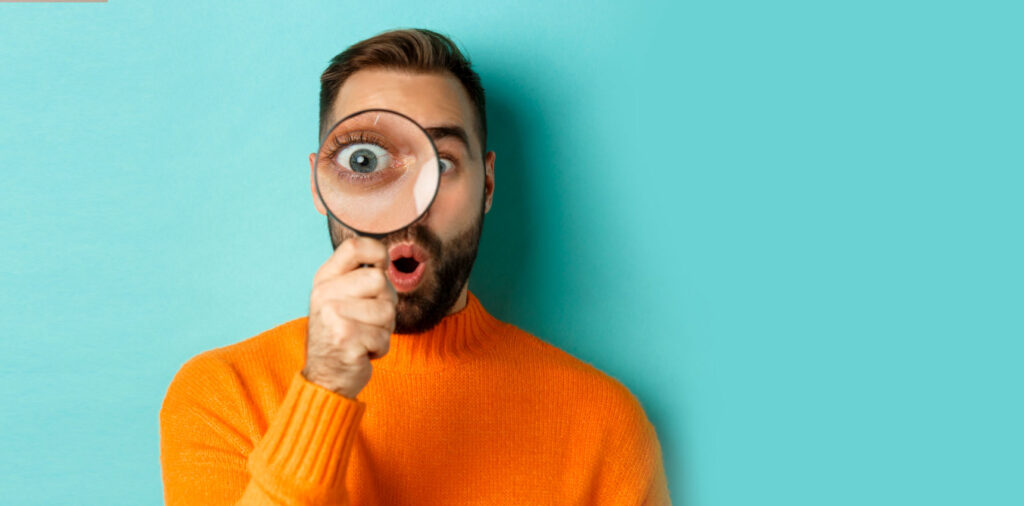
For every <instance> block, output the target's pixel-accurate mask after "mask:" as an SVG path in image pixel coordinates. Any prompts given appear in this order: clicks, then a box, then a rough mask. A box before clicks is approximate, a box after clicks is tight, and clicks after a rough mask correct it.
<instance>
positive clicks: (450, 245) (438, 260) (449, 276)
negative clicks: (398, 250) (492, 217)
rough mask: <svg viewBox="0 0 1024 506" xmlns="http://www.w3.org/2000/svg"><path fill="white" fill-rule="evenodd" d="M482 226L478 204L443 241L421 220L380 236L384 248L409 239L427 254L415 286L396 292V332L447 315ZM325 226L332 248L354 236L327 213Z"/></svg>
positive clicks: (428, 325)
mask: <svg viewBox="0 0 1024 506" xmlns="http://www.w3.org/2000/svg"><path fill="white" fill-rule="evenodd" d="M483 227H484V207H483V206H482V205H481V206H480V213H479V214H478V215H477V219H476V221H474V222H473V223H472V224H470V226H469V227H467V228H466V229H465V230H463V231H461V232H459V233H458V234H457V235H456V236H455V237H454V238H452V239H451V240H449V241H447V242H445V241H442V240H441V238H440V237H438V236H437V234H435V233H434V231H432V230H430V229H429V228H427V227H426V226H425V225H423V224H422V223H416V224H414V225H412V226H409V227H407V228H405V229H403V230H399V231H398V232H395V233H392V234H388V235H386V236H384V237H383V238H381V239H380V240H381V242H383V243H384V245H385V246H386V247H387V248H388V249H390V248H391V245H392V244H395V243H399V242H413V243H416V245H418V246H419V247H421V248H423V249H424V250H426V251H427V253H428V254H429V255H430V259H429V260H428V262H427V265H426V266H425V267H426V271H425V272H424V273H423V278H422V279H421V280H420V284H419V286H417V287H416V288H415V289H414V290H412V291H410V292H407V293H402V292H399V293H398V306H397V307H396V311H395V313H396V315H395V333H396V334H416V333H420V332H426V331H428V330H430V329H432V328H434V327H435V326H436V325H437V324H438V323H440V322H441V320H442V319H444V317H445V316H447V315H448V312H449V310H451V308H452V306H454V305H455V302H456V301H457V300H458V298H459V294H460V293H461V292H462V287H463V286H465V284H466V282H467V281H468V280H469V275H470V272H471V271H472V270H473V263H474V262H475V261H476V254H477V248H478V247H479V245H480V235H481V234H482V232H483ZM327 230H328V232H329V233H330V235H331V244H332V245H333V246H334V249H338V246H340V245H341V243H342V242H343V241H344V240H345V239H348V238H350V237H355V233H353V232H352V231H351V230H349V229H347V228H345V227H344V226H343V225H341V224H340V223H338V222H337V221H335V220H333V219H332V218H331V217H330V215H328V216H327Z"/></svg>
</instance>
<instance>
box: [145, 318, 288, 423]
mask: <svg viewBox="0 0 1024 506" xmlns="http://www.w3.org/2000/svg"><path fill="white" fill-rule="evenodd" d="M305 321H306V317H300V318H295V319H292V320H290V321H288V322H285V323H282V324H280V325H278V326H276V327H273V328H271V329H268V330H266V331H263V332H261V333H259V334H257V335H255V336H252V337H249V338H247V339H244V340H242V341H238V342H236V343H232V344H229V345H226V346H220V347H217V348H212V349H209V350H205V351H202V352H199V353H197V354H195V355H193V356H192V357H191V358H189V359H188V360H186V361H185V363H183V364H182V365H181V366H180V367H179V369H178V371H177V372H176V373H175V374H174V377H173V378H172V379H171V382H170V385H169V386H168V390H167V395H166V397H165V404H167V403H168V402H169V401H172V400H173V399H174V398H179V397H196V396H200V397H207V398H208V399H209V398H217V397H222V396H225V395H231V394H232V393H235V394H238V393H242V391H243V390H245V389H246V387H247V386H249V387H251V386H252V385H253V384H254V383H259V382H260V381H261V379H263V378H266V379H271V380H274V381H275V382H282V381H287V380H288V379H289V378H290V376H291V374H293V373H294V371H295V370H297V369H295V367H301V360H302V357H303V355H302V353H303V352H304V346H305ZM296 363H297V364H298V365H297V366H296Z"/></svg>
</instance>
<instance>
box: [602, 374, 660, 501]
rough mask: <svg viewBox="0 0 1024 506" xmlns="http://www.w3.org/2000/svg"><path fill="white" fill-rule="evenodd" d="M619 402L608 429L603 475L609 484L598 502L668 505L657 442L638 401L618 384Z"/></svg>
mask: <svg viewBox="0 0 1024 506" xmlns="http://www.w3.org/2000/svg"><path fill="white" fill-rule="evenodd" d="M622 389H623V391H622V396H621V398H622V402H621V403H620V407H619V409H618V410H616V414H617V415H618V416H615V417H613V418H612V420H615V422H614V425H613V426H612V427H611V429H610V436H609V438H610V439H609V442H610V445H609V447H608V452H607V458H606V459H605V460H604V464H605V466H607V468H606V469H605V470H604V472H603V475H604V476H605V477H606V478H607V481H606V483H608V484H610V485H611V486H609V487H607V488H606V489H604V490H605V492H607V493H606V495H604V497H603V498H602V499H601V501H600V503H601V504H614V505H622V506H671V504H672V501H671V499H670V497H669V489H668V479H667V477H666V475H665V466H664V462H663V459H662V451H661V443H660V442H659V441H658V434H657V431H656V430H655V428H654V425H653V424H652V423H651V421H650V420H649V419H648V418H647V414H646V413H645V412H644V409H643V406H642V405H641V404H640V401H639V400H638V399H637V398H636V397H635V396H633V394H632V393H630V392H629V391H628V390H626V389H625V387H622Z"/></svg>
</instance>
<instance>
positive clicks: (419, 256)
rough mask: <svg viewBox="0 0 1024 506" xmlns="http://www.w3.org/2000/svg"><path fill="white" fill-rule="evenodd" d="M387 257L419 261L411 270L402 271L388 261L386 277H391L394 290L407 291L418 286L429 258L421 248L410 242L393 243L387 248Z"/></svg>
mask: <svg viewBox="0 0 1024 506" xmlns="http://www.w3.org/2000/svg"><path fill="white" fill-rule="evenodd" d="M388 257H389V258H390V259H392V260H394V259H396V258H406V257H409V258H412V259H413V260H416V261H417V262H418V263H419V265H417V266H416V270H414V271H412V272H402V271H400V270H398V269H396V268H395V264H394V263H393V262H390V263H388V278H390V279H391V284H392V285H394V286H395V291H396V292H409V291H412V290H414V289H415V288H416V287H417V286H419V284H420V281H422V280H423V274H424V273H425V272H426V265H427V261H428V260H429V259H430V257H429V256H428V255H427V252H426V251H423V248H420V247H419V246H417V245H416V244H415V243H411V242H403V243H399V244H395V245H393V246H392V247H391V248H390V249H389V250H388Z"/></svg>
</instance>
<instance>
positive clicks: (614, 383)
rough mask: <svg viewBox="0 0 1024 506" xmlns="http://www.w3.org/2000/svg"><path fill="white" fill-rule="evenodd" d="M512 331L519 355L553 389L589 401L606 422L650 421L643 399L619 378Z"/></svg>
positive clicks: (559, 349) (531, 336) (525, 333)
mask: <svg viewBox="0 0 1024 506" xmlns="http://www.w3.org/2000/svg"><path fill="white" fill-rule="evenodd" d="M512 327H513V330H512V334H513V335H514V337H515V339H514V341H515V342H516V343H518V346H517V348H518V350H517V353H519V354H521V357H522V358H523V359H524V360H526V361H528V363H530V364H531V366H530V369H531V370H533V371H534V373H535V374H537V375H539V376H541V378H540V379H541V380H542V381H543V382H544V383H545V384H547V385H549V386H550V387H551V388H552V389H554V390H557V391H560V392H564V393H565V394H566V395H570V396H574V397H575V398H576V399H585V400H586V404H587V405H589V406H591V408H592V409H593V410H594V411H595V412H597V413H599V414H600V415H601V418H602V419H604V420H607V421H608V422H611V423H614V420H621V422H622V423H623V424H625V425H627V426H628V425H634V424H636V423H637V422H638V421H640V419H646V416H645V414H644V411H643V407H642V405H641V404H640V401H639V399H638V398H637V397H636V396H635V395H634V394H633V392H632V391H631V390H630V389H629V388H628V387H627V386H626V385H625V384H624V383H623V382H622V381H620V380H619V379H618V378H616V377H614V376H612V375H610V374H608V373H606V372H605V371H603V370H601V369H599V368H598V367H597V366H595V365H593V364H591V363H589V362H586V361H584V360H582V359H580V358H578V357H576V356H574V355H572V354H570V353H569V352H567V351H565V350H563V349H561V348H559V347H557V346H555V345H553V344H551V343H549V342H547V341H545V340H543V339H541V338H539V337H537V336H535V335H533V334H531V333H530V332H527V331H525V330H523V329H520V328H518V327H515V326H514V325H513V326H512Z"/></svg>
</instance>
